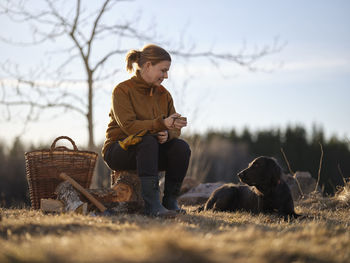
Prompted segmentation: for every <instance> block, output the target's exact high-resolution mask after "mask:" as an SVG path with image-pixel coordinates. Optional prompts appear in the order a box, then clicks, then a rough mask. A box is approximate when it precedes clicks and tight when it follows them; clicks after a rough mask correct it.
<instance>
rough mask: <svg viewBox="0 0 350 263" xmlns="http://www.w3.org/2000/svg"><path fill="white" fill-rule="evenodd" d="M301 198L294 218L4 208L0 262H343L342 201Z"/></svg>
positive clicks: (345, 217) (347, 228) (349, 224)
mask: <svg viewBox="0 0 350 263" xmlns="http://www.w3.org/2000/svg"><path fill="white" fill-rule="evenodd" d="M330 204H331V203H329V202H320V201H319V200H313V201H303V202H302V201H301V202H299V203H297V204H296V210H297V212H299V213H301V214H305V215H308V216H309V218H306V219H303V220H300V219H296V220H289V221H288V220H287V221H285V220H283V219H281V218H279V217H277V216H275V215H262V214H259V215H252V214H249V213H246V212H235V213H222V212H218V213H213V212H203V213H197V212H191V211H192V210H193V208H194V207H186V209H187V211H188V214H186V215H179V216H178V217H177V218H175V219H155V218H149V217H145V216H142V215H136V214H133V215H126V214H121V215H118V216H112V217H100V216H93V215H85V216H84V215H77V214H62V215H44V214H42V213H41V212H40V211H34V210H30V209H28V208H27V209H4V208H2V209H1V210H0V212H1V221H0V262H191V263H192V262H201V263H204V262H250V263H251V262H253V263H254V262H350V234H349V233H350V208H349V207H340V208H337V207H335V206H332V207H327V206H330Z"/></svg>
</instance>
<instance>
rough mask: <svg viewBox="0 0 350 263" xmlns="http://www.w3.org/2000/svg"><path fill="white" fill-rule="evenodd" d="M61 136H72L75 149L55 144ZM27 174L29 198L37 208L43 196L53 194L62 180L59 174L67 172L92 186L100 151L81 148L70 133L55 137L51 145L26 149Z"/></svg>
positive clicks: (62, 137) (49, 196)
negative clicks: (41, 148) (47, 147)
mask: <svg viewBox="0 0 350 263" xmlns="http://www.w3.org/2000/svg"><path fill="white" fill-rule="evenodd" d="M61 139H66V140H69V141H70V142H71V143H72V145H73V150H70V149H68V148H66V147H65V146H59V147H56V142H57V141H58V140H61ZM24 155H25V161H26V174H27V180H28V185H29V193H30V200H31V203H32V207H33V208H34V209H39V208H40V200H41V199H42V198H54V197H55V194H54V192H55V189H56V187H57V186H58V184H59V183H60V182H61V181H62V180H61V179H59V177H58V176H59V174H60V173H61V172H65V173H66V174H68V175H69V176H70V177H72V178H73V179H74V180H76V181H77V182H78V183H79V184H80V185H81V186H83V187H84V188H89V187H90V184H91V179H92V175H93V172H94V168H95V163H96V158H97V153H94V152H90V151H79V150H78V148H77V146H76V145H75V143H74V141H73V140H72V139H71V138H69V137H67V136H60V137H58V138H56V139H55V140H54V142H53V143H52V145H51V148H50V149H45V150H36V151H32V152H26V153H25V154H24Z"/></svg>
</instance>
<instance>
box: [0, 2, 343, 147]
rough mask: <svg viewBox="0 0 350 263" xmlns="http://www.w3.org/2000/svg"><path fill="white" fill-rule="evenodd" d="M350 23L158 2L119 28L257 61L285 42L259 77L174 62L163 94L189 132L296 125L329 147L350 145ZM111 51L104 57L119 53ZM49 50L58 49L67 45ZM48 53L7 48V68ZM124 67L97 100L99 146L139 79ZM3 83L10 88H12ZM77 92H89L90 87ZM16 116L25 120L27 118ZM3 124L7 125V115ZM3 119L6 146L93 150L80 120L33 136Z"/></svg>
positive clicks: (236, 6)
mask: <svg viewBox="0 0 350 263" xmlns="http://www.w3.org/2000/svg"><path fill="white" fill-rule="evenodd" d="M36 3H37V2H36ZM37 5H38V6H36V7H37V8H40V4H37ZM349 13H350V1H347V0H333V1H329V0H310V1H300V0H285V1H277V0H266V1H258V0H246V1H236V0H231V1H226V0H222V1H203V0H202V1H198V0H192V1H185V0H178V1H168V0H163V1H158V0H150V1H133V2H131V3H129V2H125V3H122V4H120V5H119V6H118V12H117V13H115V14H113V15H112V16H111V17H110V18H109V19H116V17H119V18H121V19H123V18H125V19H126V18H129V17H130V18H132V17H135V19H138V20H140V21H139V24H140V26H143V25H147V24H153V25H154V26H153V27H154V28H155V29H156V31H157V32H158V33H159V35H160V38H162V39H163V38H164V39H167V40H170V45H171V43H172V41H173V40H174V42H175V40H178V39H179V38H180V37H181V36H182V37H183V38H184V43H186V44H187V45H188V46H190V45H195V50H196V51H202V50H208V49H211V50H214V51H215V52H218V53H219V52H232V53H235V52H236V53H237V52H238V51H239V50H241V49H242V47H243V46H246V49H247V51H253V50H254V48H256V47H258V48H259V47H263V46H264V45H271V44H272V43H273V42H274V40H275V39H278V43H279V44H280V45H282V46H283V48H282V50H281V51H279V52H277V53H275V54H271V55H269V56H266V57H264V58H262V59H261V60H259V62H258V63H257V66H258V67H259V69H260V70H258V71H256V72H251V71H249V70H247V69H245V68H242V67H239V66H237V65H235V64H232V63H226V62H221V63H220V65H219V68H216V67H214V66H213V65H212V64H211V63H208V62H207V61H204V60H195V59H192V60H189V61H187V60H184V59H181V58H177V57H173V60H172V66H171V69H170V72H169V79H168V80H166V81H164V83H163V84H164V86H165V87H166V88H167V89H168V90H169V91H170V92H171V94H172V95H173V98H174V102H175V107H176V109H177V111H178V112H179V113H181V114H182V115H184V116H187V117H188V127H187V128H185V130H184V131H185V132H188V133H191V132H205V131H207V130H209V129H215V130H230V129H232V128H235V129H236V130H238V131H241V130H242V129H243V128H245V127H248V128H249V129H251V130H262V129H270V128H282V129H283V128H285V127H286V126H287V125H292V126H293V125H302V126H304V127H305V128H306V129H307V130H308V131H311V129H312V127H313V126H314V125H317V126H319V127H322V128H323V129H324V131H325V134H326V136H328V137H330V136H332V135H336V136H338V137H340V138H341V139H347V140H349V139H350V121H349V116H350V106H349V99H350V30H349V28H350V16H349ZM0 23H1V24H2V26H1V28H0V35H2V36H10V37H11V39H13V40H14V39H17V38H18V39H24V38H25V37H27V36H26V34H27V32H28V31H27V29H26V28H25V27H23V26H22V25H14V24H12V23H10V22H9V21H8V20H6V19H5V18H4V17H1V16H0ZM106 42H107V40H106ZM106 42H105V43H104V44H103V45H101V47H100V48H101V50H102V49H104V48H105V47H106V46H108V45H109V44H110V43H106ZM141 44H143V43H138V44H135V43H134V42H133V43H132V44H131V43H130V46H128V42H123V45H124V46H125V48H127V49H131V48H142V45H141ZM49 45H50V48H52V47H54V46H55V45H64V43H61V42H56V43H50V44H49ZM42 48H43V47H40V48H36V47H34V48H32V47H26V48H23V47H22V48H19V47H14V46H11V45H8V44H6V43H3V42H0V49H1V50H2V52H1V53H0V61H1V62H2V64H3V63H7V62H8V61H10V60H11V61H16V63H18V64H19V65H20V68H21V69H24V70H26V69H27V68H32V67H34V66H35V65H36V64H38V63H42V61H45V55H43V54H45V53H43V52H42ZM124 60H125V56H120V57H118V58H117V59H116V60H115V61H114V63H115V64H116V65H117V66H118V67H119V68H121V69H122V70H121V71H120V72H119V73H118V74H117V75H116V76H115V77H114V78H113V80H112V81H110V82H108V83H107V82H106V83H103V84H101V85H102V87H101V89H102V90H103V92H100V93H99V94H98V95H97V96H96V98H95V140H96V142H97V143H102V142H103V140H104V134H105V129H106V126H107V123H108V112H109V109H110V94H111V91H112V89H113V87H114V86H115V85H116V84H117V83H119V82H121V81H123V80H125V79H127V78H129V77H130V75H128V74H127V73H126V72H124V68H125V64H124V63H125V62H124ZM54 62H55V60H54V61H53V63H54ZM113 66H114V65H111V67H113ZM72 71H74V72H75V73H77V72H81V67H79V64H76V65H75V64H72ZM0 74H1V75H0V77H1V78H2V79H4V78H6V79H10V76H8V75H6V74H4V73H3V72H1V73H0ZM185 82H186V83H187V85H184V83H185ZM78 86H79V85H78ZM80 89H81V90H80ZM76 90H77V92H83V88H82V87H77V88H76ZM15 111H16V112H17V113H18V116H20V115H21V114H22V111H23V109H21V108H17V109H16V110H15ZM0 114H2V115H3V116H4V115H6V114H5V110H4V109H3V108H1V106H0ZM3 116H0V140H6V141H7V142H12V141H13V139H14V138H15V137H16V136H19V135H20V136H21V138H22V139H23V140H24V141H25V142H32V143H37V144H38V143H47V142H50V141H52V140H53V139H54V138H55V137H57V136H60V135H68V136H70V137H72V138H73V139H74V140H75V141H76V142H77V143H78V145H85V144H86V142H87V132H86V123H85V120H84V119H83V118H81V116H80V115H78V114H66V115H62V114H61V112H57V113H55V112H49V113H43V114H42V118H41V119H42V120H41V121H40V122H37V123H33V124H30V125H28V126H26V127H25V129H23V125H22V123H23V122H22V121H21V119H20V118H16V117H14V118H12V119H11V120H10V121H8V120H6V119H5V118H4V117H3ZM14 116H17V115H16V114H14Z"/></svg>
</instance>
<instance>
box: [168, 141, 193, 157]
mask: <svg viewBox="0 0 350 263" xmlns="http://www.w3.org/2000/svg"><path fill="white" fill-rule="evenodd" d="M171 150H172V152H174V153H175V154H181V155H185V156H187V157H188V158H190V156H191V148H190V146H189V145H188V143H187V142H185V141H184V140H182V139H173V140H172V147H171Z"/></svg>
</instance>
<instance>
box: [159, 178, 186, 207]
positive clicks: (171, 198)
mask: <svg viewBox="0 0 350 263" xmlns="http://www.w3.org/2000/svg"><path fill="white" fill-rule="evenodd" d="M181 185H182V182H172V181H169V180H166V179H165V184H164V196H163V202H162V204H163V206H164V207H165V208H167V209H169V210H171V211H175V212H176V213H182V214H186V210H184V209H181V208H180V207H179V205H178V204H177V198H178V196H179V194H180V189H181Z"/></svg>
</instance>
